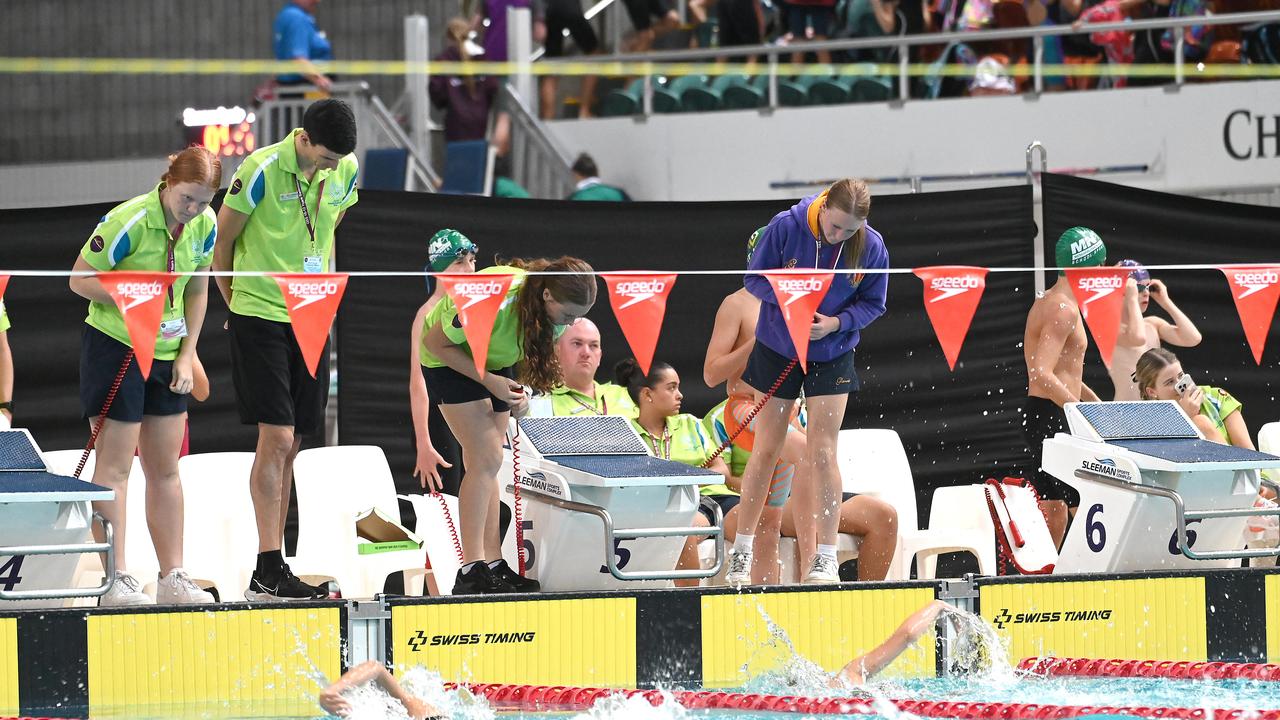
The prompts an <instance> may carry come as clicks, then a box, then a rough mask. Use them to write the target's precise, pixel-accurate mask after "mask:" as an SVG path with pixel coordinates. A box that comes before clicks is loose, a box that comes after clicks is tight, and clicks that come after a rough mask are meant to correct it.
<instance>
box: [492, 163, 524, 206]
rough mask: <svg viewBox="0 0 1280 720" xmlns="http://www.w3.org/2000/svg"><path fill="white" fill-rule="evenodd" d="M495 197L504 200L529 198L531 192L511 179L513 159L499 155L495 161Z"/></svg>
mask: <svg viewBox="0 0 1280 720" xmlns="http://www.w3.org/2000/svg"><path fill="white" fill-rule="evenodd" d="M493 196H494V197H504V198H527V197H529V191H528V190H525V189H524V187H523V186H521V185H520V183H518V182H516V181H515V180H514V179H512V177H511V157H510V156H509V155H499V156H498V157H497V158H496V159H495V160H494V161H493Z"/></svg>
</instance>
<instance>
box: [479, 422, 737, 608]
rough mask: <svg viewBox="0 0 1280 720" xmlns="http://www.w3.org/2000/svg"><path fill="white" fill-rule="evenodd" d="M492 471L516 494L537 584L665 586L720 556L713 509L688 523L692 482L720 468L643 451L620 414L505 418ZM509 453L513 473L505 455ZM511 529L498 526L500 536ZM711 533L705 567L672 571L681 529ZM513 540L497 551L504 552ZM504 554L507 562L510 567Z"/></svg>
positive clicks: (710, 571)
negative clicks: (711, 554)
mask: <svg viewBox="0 0 1280 720" xmlns="http://www.w3.org/2000/svg"><path fill="white" fill-rule="evenodd" d="M505 455H506V458H505V461H504V463H503V466H502V470H501V471H500V473H499V475H498V478H499V480H500V481H501V484H502V486H503V487H504V489H505V490H506V493H504V495H505V497H504V501H506V502H508V503H509V502H510V500H511V498H510V495H508V494H507V493H510V491H511V487H512V483H513V481H514V482H517V483H518V484H519V488H520V496H521V498H522V500H523V501H524V502H523V513H522V514H523V518H522V520H523V530H524V547H523V548H521V552H523V554H524V556H525V561H526V573H527V574H528V576H529V577H533V578H536V579H537V580H538V582H540V583H541V584H542V589H543V590H548V591H564V590H609V589H615V590H616V589H618V588H621V587H624V586H625V587H627V588H636V587H666V586H667V585H669V582H668V581H670V580H674V579H680V578H705V577H714V576H715V575H716V573H718V572H719V571H720V567H721V566H722V565H723V563H724V536H723V531H722V529H721V525H722V518H721V515H720V508H719V506H718V505H716V504H715V503H708V505H709V506H710V507H711V509H712V512H713V515H714V517H715V522H714V523H713V524H712V527H696V526H694V525H693V519H694V515H695V513H697V512H698V505H699V494H698V489H699V487H700V486H701V485H705V484H708V483H714V482H719V478H720V474H719V473H716V472H713V471H710V470H703V469H700V468H694V467H690V466H688V465H685V464H683V463H678V462H673V461H671V460H663V459H661V458H655V457H651V456H650V455H649V453H648V451H647V450H646V448H645V445H644V441H643V440H641V439H640V435H639V434H638V433H636V431H635V429H634V428H632V427H631V423H630V422H628V421H627V420H626V418H622V417H616V416H589V417H536V418H526V419H524V420H521V421H518V422H517V421H514V420H513V421H512V424H511V429H510V431H509V432H508V434H507V447H506V450H505ZM517 459H518V467H519V470H518V472H516V471H514V468H513V464H514V463H513V461H514V460H517ZM514 535H515V532H514V531H508V533H507V538H508V540H510V539H511V538H512V537H513V536H514ZM704 535H705V536H710V537H712V538H714V539H715V544H716V560H715V563H714V566H713V567H711V568H707V569H701V570H676V569H675V566H676V563H677V561H678V560H679V556H680V551H681V549H682V548H683V547H684V542H685V538H687V537H689V536H704ZM514 551H515V547H514V542H513V541H512V544H511V545H509V546H508V552H507V553H505V554H507V555H510V556H514ZM513 560H514V558H513V557H509V559H508V562H509V563H510V564H511V565H512V567H515V562H514V561H513Z"/></svg>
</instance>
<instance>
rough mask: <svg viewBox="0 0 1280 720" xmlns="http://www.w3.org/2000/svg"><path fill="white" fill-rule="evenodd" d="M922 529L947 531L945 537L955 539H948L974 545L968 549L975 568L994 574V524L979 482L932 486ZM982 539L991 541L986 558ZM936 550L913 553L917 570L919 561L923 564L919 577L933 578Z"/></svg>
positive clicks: (984, 572) (934, 575)
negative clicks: (931, 494) (973, 558)
mask: <svg viewBox="0 0 1280 720" xmlns="http://www.w3.org/2000/svg"><path fill="white" fill-rule="evenodd" d="M926 532H931V533H932V532H938V533H947V534H948V535H947V536H948V537H952V536H954V538H956V539H955V540H952V541H951V542H953V543H956V544H961V545H965V544H967V545H972V546H977V547H976V549H975V548H970V549H969V552H971V553H973V555H974V557H976V558H977V559H978V569H979V571H980V572H981V573H982V574H983V575H995V574H996V555H995V533H996V527H995V525H994V524H993V523H992V522H991V510H990V509H989V508H988V507H987V494H986V491H985V490H984V489H983V486H982V485H955V486H951V487H940V488H937V489H935V490H934V491H933V500H932V501H931V502H930V504H929V529H928V530H927V531H926ZM984 539H985V540H987V541H990V544H991V554H990V556H989V557H988V556H987V555H986V552H987V550H986V544H985V543H984ZM961 541H964V542H961ZM940 552H953V551H952V550H942V551H940ZM940 552H933V551H932V550H930V551H927V552H925V551H921V552H920V554H918V555H917V557H916V563H917V569H918V570H919V563H922V562H923V563H924V568H923V572H922V574H921V575H920V577H924V578H934V577H937V569H938V555H939V554H940Z"/></svg>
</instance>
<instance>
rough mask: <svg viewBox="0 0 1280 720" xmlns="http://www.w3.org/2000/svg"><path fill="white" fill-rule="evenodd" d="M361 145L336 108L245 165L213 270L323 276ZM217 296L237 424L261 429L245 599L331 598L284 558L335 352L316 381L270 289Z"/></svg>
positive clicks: (230, 193) (313, 111) (325, 103)
mask: <svg viewBox="0 0 1280 720" xmlns="http://www.w3.org/2000/svg"><path fill="white" fill-rule="evenodd" d="M355 147H356V123H355V116H354V115H353V114H352V112H351V108H350V107H348V106H347V104H346V103H344V102H342V101H341V100H333V99H329V100H320V101H318V102H316V103H314V104H312V105H311V107H309V108H307V111H306V113H305V115H303V118H302V127H301V128H298V129H296V130H294V131H293V132H291V133H289V135H287V136H286V137H285V138H284V139H283V140H281V141H280V142H278V143H276V144H274V145H268V146H266V147H264V148H260V149H259V150H257V151H255V152H254V153H253V154H252V155H250V156H249V157H247V158H245V161H244V163H243V164H242V165H241V166H240V169H239V170H237V171H236V175H235V178H234V179H233V180H232V181H231V187H230V188H229V189H228V190H227V195H226V197H225V199H224V200H223V204H222V210H221V211H220V212H219V213H218V224H219V226H220V228H221V232H220V233H219V240H220V242H219V243H218V245H217V249H216V251H215V256H214V269H215V270H237V271H246V270H248V271H262V272H289V273H320V272H327V271H328V270H329V258H330V256H331V254H332V252H333V236H334V230H336V229H337V227H338V224H339V223H341V222H342V217H343V215H344V214H345V213H346V211H347V209H348V208H350V207H351V206H352V205H354V204H355V203H356V200H357V193H356V176H357V173H358V170H359V167H358V164H357V162H356V159H355V156H354V155H352V154H351V152H352V151H353V150H355ZM218 290H219V291H221V292H222V297H223V299H224V300H226V301H227V304H228V306H229V307H230V308H231V318H230V320H229V323H228V326H229V329H230V331H231V364H232V377H233V379H234V380H235V386H236V398H237V402H238V404H239V409H240V420H241V421H242V422H244V423H245V424H247V425H257V426H258V446H257V450H256V452H255V455H254V460H253V470H252V471H251V474H250V492H251V494H252V496H253V506H254V513H255V515H256V516H257V524H258V563H257V567H256V569H255V570H254V573H253V578H252V580H250V582H249V589H248V590H247V591H246V592H245V598H246V599H248V600H251V601H252V600H303V599H311V598H322V597H325V596H326V595H327V593H326V592H325V591H324V590H323V589H321V588H318V587H314V586H312V585H308V584H307V583H304V582H302V581H301V580H299V579H298V578H296V577H295V576H294V575H293V573H292V572H291V571H290V570H289V566H288V565H287V564H285V561H284V556H283V555H282V553H281V551H280V548H281V545H282V543H283V536H284V522H285V514H286V513H287V512H288V508H289V492H290V490H291V488H292V485H293V459H294V458H295V457H296V456H297V454H298V448H299V447H300V445H301V438H302V436H303V435H315V434H318V433H320V432H322V431H323V430H324V415H325V406H326V404H327V403H328V399H329V362H328V357H329V348H328V344H327V343H326V345H325V349H324V351H323V352H322V353H321V355H320V364H319V366H318V367H317V368H316V374H315V377H312V376H311V374H310V373H309V372H308V371H307V367H306V363H305V362H304V361H303V359H302V353H301V351H300V350H299V348H298V343H297V341H296V340H295V339H294V335H293V331H292V328H291V327H290V325H289V309H288V308H287V307H286V306H285V299H284V296H283V295H282V294H281V292H280V288H279V286H278V285H276V282H275V280H273V279H272V278H270V277H236V278H234V279H233V278H230V277H219V278H218Z"/></svg>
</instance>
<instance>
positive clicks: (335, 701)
mask: <svg viewBox="0 0 1280 720" xmlns="http://www.w3.org/2000/svg"><path fill="white" fill-rule="evenodd" d="M368 683H376V684H377V685H378V687H380V688H382V689H383V690H384V691H385V692H386V693H387V694H388V695H390V696H391V697H393V698H395V699H396V700H399V701H400V704H401V705H403V706H404V710H405V712H406V713H408V715H409V717H411V718H413V720H430V719H431V718H439V717H441V715H440V711H439V710H437V709H435V708H434V707H432V706H431V705H428V704H427V703H426V702H424V701H423V700H421V699H420V698H417V697H414V696H413V695H411V694H410V693H409V692H408V691H407V690H405V689H404V687H403V686H401V685H400V683H399V681H397V680H396V678H395V676H394V675H392V674H391V673H390V672H388V671H387V668H386V667H384V666H383V665H382V663H380V662H378V661H376V660H369V661H367V662H363V663H361V664H359V665H356V666H355V667H353V668H351V669H350V670H348V671H346V672H345V673H343V674H342V677H341V678H339V679H338V681H337V682H335V683H333V684H332V685H330V686H329V687H327V688H325V689H324V690H323V691H321V693H320V707H322V708H324V711H325V712H327V713H331V714H333V715H337V716H338V717H349V716H350V715H351V703H350V702H349V701H348V700H347V698H345V697H343V695H342V694H343V693H344V692H347V691H348V690H351V689H352V688H356V687H360V686H361V685H366V684H368Z"/></svg>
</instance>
